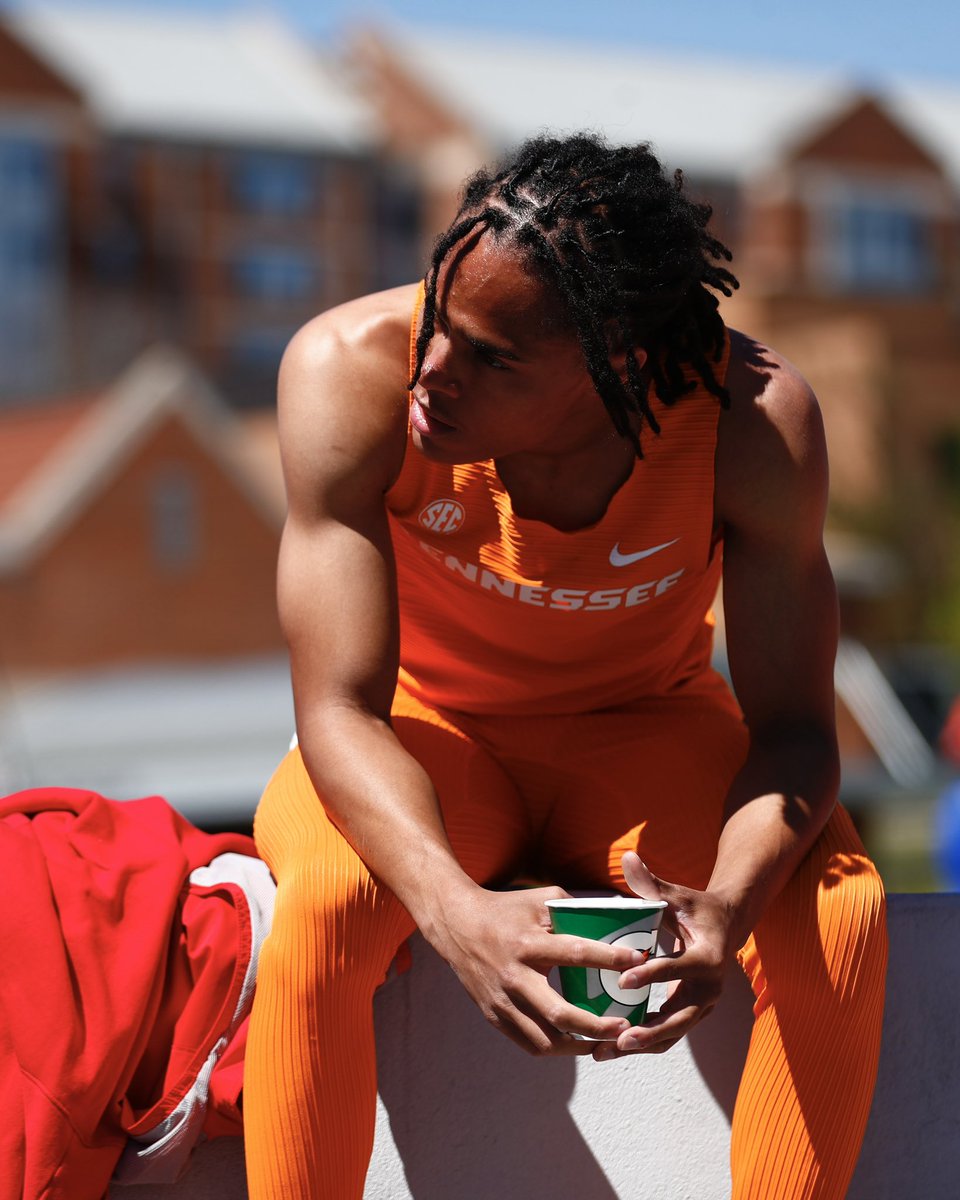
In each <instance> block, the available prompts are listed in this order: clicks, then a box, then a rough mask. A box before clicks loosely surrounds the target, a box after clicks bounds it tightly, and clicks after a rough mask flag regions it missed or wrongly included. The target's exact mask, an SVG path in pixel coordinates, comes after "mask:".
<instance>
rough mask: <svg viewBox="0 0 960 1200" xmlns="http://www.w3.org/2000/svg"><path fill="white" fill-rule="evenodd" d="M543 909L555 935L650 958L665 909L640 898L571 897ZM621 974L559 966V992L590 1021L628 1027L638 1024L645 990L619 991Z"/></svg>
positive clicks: (644, 1006) (662, 902)
mask: <svg viewBox="0 0 960 1200" xmlns="http://www.w3.org/2000/svg"><path fill="white" fill-rule="evenodd" d="M546 905H547V908H549V910H550V921H551V924H552V925H553V932H554V933H570V934H573V935H574V936H575V937H583V938H592V939H593V940H594V941H597V942H609V943H610V945H611V946H628V947H629V948H630V949H631V950H646V951H648V952H649V953H650V954H653V953H655V950H656V945H657V931H658V930H659V928H660V918H661V916H662V915H663V910H664V909H665V908H666V907H667V904H666V901H665V900H643V899H641V898H640V897H639V896H587V897H571V898H569V899H566V900H547V901H546ZM622 974H623V972H622V971H601V970H599V969H598V968H596V967H560V991H561V992H562V993H563V997H564V999H565V1000H568V1001H569V1002H570V1003H571V1004H575V1005H576V1006H577V1008H582V1009H584V1010H585V1011H586V1012H590V1013H593V1014H594V1015H595V1016H598V1017H623V1018H625V1019H626V1020H627V1021H629V1022H630V1024H631V1025H642V1024H643V1020H644V1018H645V1017H646V1015H647V1003H648V1001H649V999H650V986H649V984H648V985H647V986H646V987H639V988H621V987H618V986H617V982H618V980H619V979H620V976H621V975H622ZM575 1036H579V1035H575ZM585 1040H587V1041H593V1040H595V1039H593V1038H587V1039H585Z"/></svg>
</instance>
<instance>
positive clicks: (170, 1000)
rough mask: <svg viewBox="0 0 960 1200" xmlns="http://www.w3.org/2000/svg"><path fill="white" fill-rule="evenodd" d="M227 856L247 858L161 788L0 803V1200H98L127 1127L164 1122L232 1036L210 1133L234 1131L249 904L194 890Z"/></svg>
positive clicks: (248, 974) (222, 887) (207, 889)
mask: <svg viewBox="0 0 960 1200" xmlns="http://www.w3.org/2000/svg"><path fill="white" fill-rule="evenodd" d="M231 852H232V853H235V854H240V855H246V856H254V855H255V850H254V846H253V842H252V841H251V840H250V839H249V838H246V837H243V836H241V835H239V834H219V835H216V836H211V835H208V834H205V833H202V832H200V831H199V830H197V829H195V828H193V826H191V825H190V824H189V823H188V822H187V821H185V820H184V819H183V818H182V817H180V816H179V815H178V814H177V813H176V812H174V810H173V809H172V808H170V807H169V805H167V803H166V802H165V801H163V800H161V799H160V798H159V797H150V798H148V799H145V800H132V801H125V802H118V801H111V800H105V799H104V798H103V797H101V796H98V795H96V794H94V793H91V792H85V791H78V790H73V789H62V788H48V789H37V790H33V791H27V792H20V793H18V794H16V795H13V796H9V797H6V798H4V799H0V879H2V885H0V895H2V896H3V898H4V905H3V909H4V911H3V912H2V914H0V951H2V953H0V1114H2V1120H0V1200H40V1198H43V1200H99V1198H100V1197H102V1196H104V1194H105V1193H106V1190H107V1185H108V1183H109V1180H110V1176H111V1174H112V1172H113V1170H114V1166H115V1165H116V1163H117V1161H118V1159H119V1158H120V1156H121V1154H122V1153H123V1151H124V1148H125V1146H127V1145H128V1133H129V1132H130V1131H133V1132H134V1133H143V1132H145V1131H146V1130H148V1129H150V1128H151V1127H155V1126H157V1125H160V1124H161V1123H162V1122H163V1121H164V1118H165V1117H167V1116H168V1114H170V1113H171V1112H172V1111H173V1110H174V1109H175V1108H176V1107H177V1105H178V1103H180V1102H181V1101H182V1100H183V1097H184V1095H185V1094H186V1093H187V1092H188V1091H189V1090H190V1088H191V1087H192V1086H193V1085H194V1081H195V1079H196V1077H197V1074H198V1071H200V1069H201V1068H202V1067H203V1066H204V1064H207V1070H206V1072H205V1074H209V1070H210V1064H211V1062H212V1059H213V1057H215V1055H213V1056H211V1051H212V1050H213V1049H214V1048H215V1047H216V1048H217V1051H218V1052H219V1051H222V1050H223V1049H224V1048H225V1047H226V1046H227V1043H228V1042H229V1040H230V1039H233V1040H234V1045H233V1046H232V1047H231V1048H230V1050H231V1052H230V1053H228V1055H227V1057H226V1059H221V1060H220V1067H221V1068H223V1069H222V1070H221V1072H220V1077H219V1080H218V1072H217V1071H216V1070H215V1071H214V1073H213V1074H214V1079H213V1082H211V1084H210V1098H211V1105H210V1109H209V1113H210V1114H212V1118H213V1119H212V1121H211V1122H208V1125H214V1126H216V1129H215V1132H221V1133H222V1132H229V1131H234V1132H237V1133H239V1132H240V1126H239V1112H238V1111H237V1099H238V1094H239V1087H240V1082H241V1075H240V1072H241V1064H242V1054H241V1053H238V1049H237V1037H236V1035H237V1034H238V1032H239V1034H240V1039H241V1040H242V1035H243V1033H244V1032H245V1026H244V1027H243V1028H241V1023H242V1022H243V1016H244V1013H243V1009H244V1007H245V1006H248V1005H249V995H248V992H249V990H250V986H251V980H252V974H253V970H254V969H255V962H251V951H252V946H251V926H250V915H249V911H248V907H247V900H246V897H245V895H244V892H243V890H242V889H241V888H240V887H238V886H237V885H235V884H232V883H217V884H215V885H214V886H196V885H191V884H190V875H191V872H193V871H194V870H195V869H196V868H198V867H201V866H203V865H204V864H207V863H210V862H211V860H213V859H215V858H216V857H217V856H218V855H223V854H229V853H231ZM264 870H265V868H264ZM254 949H255V948H254ZM218 1083H222V1084H224V1085H225V1086H219V1087H218ZM128 1155H129V1151H128Z"/></svg>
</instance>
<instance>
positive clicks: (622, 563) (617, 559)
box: [610, 538, 680, 567]
mask: <svg viewBox="0 0 960 1200" xmlns="http://www.w3.org/2000/svg"><path fill="white" fill-rule="evenodd" d="M679 541H680V539H679V538H674V539H673V541H672V542H662V543H661V544H660V545H659V546H651V547H650V549H649V550H638V551H637V552H636V554H621V553H620V543H619V542H617V544H616V545H615V546H614V548H613V549H612V550H611V551H610V565H611V566H612V567H628V566H629V565H630V564H631V563H635V562H639V561H640V560H641V558H649V557H650V555H651V554H659V552H660V551H661V550H666V548H667V547H668V546H673V545H675V544H676V543H677V542H679Z"/></svg>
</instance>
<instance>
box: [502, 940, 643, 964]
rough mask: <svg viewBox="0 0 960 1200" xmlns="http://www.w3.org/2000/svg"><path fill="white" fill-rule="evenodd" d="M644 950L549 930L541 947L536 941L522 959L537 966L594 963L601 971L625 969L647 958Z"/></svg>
mask: <svg viewBox="0 0 960 1200" xmlns="http://www.w3.org/2000/svg"><path fill="white" fill-rule="evenodd" d="M648 956H649V951H648V950H632V949H631V948H630V947H629V946H611V945H610V944H609V942H599V941H594V940H593V939H592V938H582V937H576V936H575V935H573V934H570V933H552V934H550V935H549V936H548V937H547V938H545V939H544V941H543V943H542V948H541V944H540V943H536V944H535V946H534V947H533V952H532V953H531V952H529V951H528V952H527V954H525V955H524V961H526V962H527V963H529V964H530V965H535V966H537V967H540V968H549V967H596V968H597V969H598V970H601V971H629V970H630V968H631V967H638V966H640V965H641V964H642V963H645V962H646V961H647V958H648Z"/></svg>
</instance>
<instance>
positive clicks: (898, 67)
mask: <svg viewBox="0 0 960 1200" xmlns="http://www.w3.org/2000/svg"><path fill="white" fill-rule="evenodd" d="M0 2H2V3H4V6H8V5H9V0H0ZM59 2H60V3H64V2H65V0H59ZM66 2H67V3H69V4H70V5H71V6H85V5H86V4H87V3H88V2H89V3H95V4H97V6H98V7H104V6H106V5H108V4H111V3H112V4H114V5H115V6H117V7H123V8H125V9H129V8H131V7H133V6H134V3H139V4H140V5H141V6H142V7H154V8H166V9H180V10H183V9H189V10H194V11H199V12H202V11H206V12H225V11H230V10H236V9H237V8H243V7H246V8H250V9H254V10H260V11H263V10H267V11H275V12H278V13H280V14H281V15H282V16H284V17H285V18H286V20H287V21H289V22H290V23H291V24H293V25H296V26H297V27H298V28H300V29H301V30H302V31H303V32H305V33H309V34H314V35H319V36H327V35H330V34H332V33H335V32H336V31H337V30H340V29H342V28H344V27H345V26H346V25H347V24H348V23H349V22H350V21H355V20H356V19H357V18H358V16H361V15H364V14H369V15H370V16H373V17H376V16H377V15H381V16H383V17H385V18H386V19H393V20H400V21H405V22H411V23H417V24H423V23H429V24H433V25H437V26H443V27H445V28H448V29H449V28H455V29H474V30H487V31H493V32H500V33H503V34H505V35H509V34H510V33H511V32H513V33H522V34H534V35H546V36H553V37H561V38H577V39H584V40H589V41H592V42H596V43H600V44H604V43H606V44H613V45H620V46H636V47H644V46H646V47H661V48H669V49H674V50H697V51H711V50H712V51H716V52H717V53H720V54H723V55H725V56H730V55H735V56H737V57H739V58H742V59H747V60H752V61H758V60H759V61H762V62H778V61H780V62H784V63H797V64H804V65H809V66H821V67H831V68H840V69H843V70H845V71H847V72H849V73H850V74H851V75H852V76H854V77H855V78H856V79H857V80H858V81H859V82H864V83H870V82H878V81H882V80H884V79H889V78H897V77H899V78H904V77H905V78H913V79H928V80H930V81H931V82H943V83H950V84H954V85H956V86H958V87H960V3H958V0H912V2H905V0H898V2H897V3H893V2H891V0H872V2H869V0H794V2H793V3H784V2H783V0H709V2H708V0H476V2H475V3H474V4H472V5H465V4H455V3H450V0H446V2H441V0H379V2H377V0H372V2H370V3H366V2H365V0H250V2H246V3H245V2H244V0H66ZM26 3H28V4H29V3H30V0H26Z"/></svg>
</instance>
